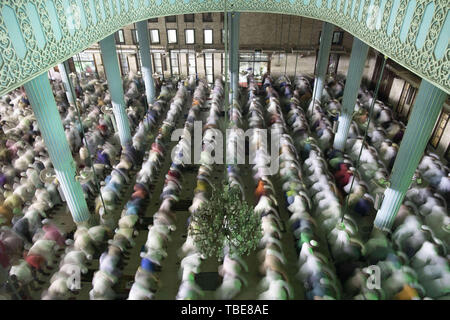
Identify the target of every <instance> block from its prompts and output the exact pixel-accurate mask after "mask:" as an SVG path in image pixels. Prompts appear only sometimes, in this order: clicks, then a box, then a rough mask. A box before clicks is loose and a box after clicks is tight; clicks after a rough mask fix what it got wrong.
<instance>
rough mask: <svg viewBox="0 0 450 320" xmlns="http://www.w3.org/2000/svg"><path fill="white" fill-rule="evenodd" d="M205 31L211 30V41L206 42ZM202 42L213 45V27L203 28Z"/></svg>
mask: <svg viewBox="0 0 450 320" xmlns="http://www.w3.org/2000/svg"><path fill="white" fill-rule="evenodd" d="M206 31H211V43H206ZM203 44H206V45H213V44H214V29H211V28H204V29H203Z"/></svg>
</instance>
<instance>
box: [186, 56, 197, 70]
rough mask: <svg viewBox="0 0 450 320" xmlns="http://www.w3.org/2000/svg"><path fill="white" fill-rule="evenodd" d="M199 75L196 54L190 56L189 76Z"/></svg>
mask: <svg viewBox="0 0 450 320" xmlns="http://www.w3.org/2000/svg"><path fill="white" fill-rule="evenodd" d="M196 74H197V59H196V57H195V52H193V53H189V54H188V75H189V76H191V75H194V76H195V75H196Z"/></svg>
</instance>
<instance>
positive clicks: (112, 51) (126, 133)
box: [99, 34, 131, 146]
mask: <svg viewBox="0 0 450 320" xmlns="http://www.w3.org/2000/svg"><path fill="white" fill-rule="evenodd" d="M99 43H100V49H101V52H102V57H103V65H104V67H105V73H106V80H107V81H108V88H109V93H110V94H111V103H112V106H113V113H114V117H115V119H116V123H117V129H118V131H119V137H120V144H121V145H122V146H125V145H127V144H128V143H130V142H131V132H130V123H129V121H128V116H127V113H126V111H125V106H126V105H125V100H124V97H123V87H122V79H121V77H120V70H119V60H118V58H117V52H116V43H115V40H114V34H112V35H110V36H108V37H106V38H104V39H103V40H100V42H99Z"/></svg>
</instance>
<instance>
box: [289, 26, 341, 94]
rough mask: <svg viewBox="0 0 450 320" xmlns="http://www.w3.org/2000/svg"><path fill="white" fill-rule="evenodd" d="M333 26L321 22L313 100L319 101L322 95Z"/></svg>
mask: <svg viewBox="0 0 450 320" xmlns="http://www.w3.org/2000/svg"><path fill="white" fill-rule="evenodd" d="M333 29H334V26H333V25H332V24H331V23H328V22H324V23H323V24H322V34H321V36H320V47H319V55H318V58H317V70H316V78H315V79H314V91H313V98H314V100H317V101H320V99H321V97H322V91H323V85H324V82H325V76H326V75H327V69H328V61H329V60H330V50H331V40H333ZM286 59H287V58H286Z"/></svg>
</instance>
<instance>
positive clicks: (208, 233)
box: [189, 185, 262, 258]
mask: <svg viewBox="0 0 450 320" xmlns="http://www.w3.org/2000/svg"><path fill="white" fill-rule="evenodd" d="M189 235H190V236H192V237H193V239H194V242H195V245H196V247H197V249H198V250H199V251H200V253H201V254H203V255H204V256H206V257H212V256H216V257H218V258H220V257H222V256H223V249H224V247H225V246H227V247H228V248H229V250H230V251H229V253H230V254H237V255H240V256H242V255H245V254H247V255H248V254H250V252H252V251H253V250H255V249H256V248H257V246H258V244H259V242H260V240H261V238H262V231H261V221H260V218H259V216H258V215H255V213H254V212H253V208H252V207H250V206H249V205H248V203H247V202H246V201H245V200H243V199H242V195H241V190H240V189H239V187H237V186H233V187H230V186H229V185H224V186H223V189H218V188H215V189H213V191H212V195H211V198H210V200H209V201H208V202H205V203H204V204H203V205H202V206H200V208H199V209H198V210H197V211H196V212H195V213H194V214H193V215H192V218H191V223H190V225H189Z"/></svg>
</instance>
